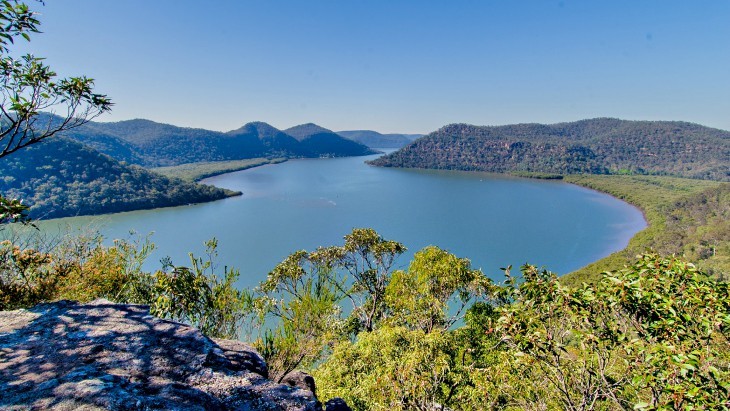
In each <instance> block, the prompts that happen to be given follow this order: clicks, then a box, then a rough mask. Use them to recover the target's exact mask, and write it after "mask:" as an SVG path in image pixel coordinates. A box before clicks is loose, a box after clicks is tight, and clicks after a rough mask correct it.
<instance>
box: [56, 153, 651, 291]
mask: <svg viewBox="0 0 730 411" xmlns="http://www.w3.org/2000/svg"><path fill="white" fill-rule="evenodd" d="M369 158H374V157H373V156H371V157H351V158H338V159H307V160H291V161H288V162H286V163H282V164H276V165H267V166H262V167H258V168H253V169H249V170H244V171H239V172H235V173H230V174H225V175H221V176H216V177H212V178H209V179H207V180H205V181H204V182H205V183H208V184H214V185H216V186H219V187H225V188H229V189H233V190H240V191H242V192H243V193H244V195H243V196H240V197H234V198H229V199H225V200H221V201H217V202H213V203H206V204H196V205H190V206H184V207H174V208H166V209H157V210H149V211H135V212H128V213H120V214H112V215H106V216H100V217H78V218H69V219H60V220H53V221H49V222H46V223H45V224H44V225H43V228H44V229H50V230H53V229H56V228H54V227H57V226H61V227H66V226H69V225H70V226H72V227H87V226H93V227H98V228H99V229H100V230H101V231H102V233H103V234H105V235H106V236H107V238H109V239H113V238H124V237H128V232H129V231H130V230H134V231H136V232H138V233H142V234H146V233H153V234H152V237H151V239H152V241H153V242H154V243H156V245H157V247H158V249H157V251H156V252H155V254H154V255H153V256H152V258H151V259H150V260H149V261H148V262H147V265H146V268H147V269H150V270H153V269H157V268H159V266H160V264H159V259H160V258H162V257H164V256H170V257H172V259H173V261H174V262H175V263H176V264H186V263H187V261H188V260H187V253H188V252H191V251H192V252H194V253H196V254H201V253H202V252H203V251H204V246H203V242H204V241H205V240H207V239H210V238H212V237H216V238H217V239H218V241H219V259H218V261H219V263H220V268H221V269H222V267H223V265H228V266H233V267H236V268H239V269H240V271H241V279H240V281H239V285H240V286H253V285H256V284H257V283H258V282H259V281H260V280H262V279H263V278H264V277H265V276H266V273H268V272H269V271H270V270H271V269H272V268H273V267H274V266H275V265H276V264H277V263H278V262H279V261H281V260H282V259H283V258H284V257H286V256H287V255H288V254H289V253H291V252H293V251H295V250H298V249H307V250H312V249H314V248H316V247H317V246H322V245H334V244H341V243H342V237H343V236H344V235H345V234H347V233H348V232H350V230H352V228H354V227H372V228H374V229H375V230H377V231H378V232H379V233H380V234H381V235H383V236H384V237H385V238H387V239H393V240H397V241H400V242H402V243H404V244H405V245H406V246H407V247H408V249H409V251H408V254H407V255H405V256H403V257H401V259H400V260H399V265H400V266H401V267H403V268H405V266H406V265H407V263H408V261H409V260H410V257H411V256H412V254H413V252H414V251H416V250H418V249H420V248H422V247H425V246H427V245H437V246H439V247H441V248H444V249H447V250H449V251H451V252H453V253H455V254H457V255H458V256H460V257H467V258H469V259H471V261H472V264H473V266H474V267H477V268H482V269H483V270H484V272H485V273H487V274H488V275H489V276H490V277H492V278H495V279H501V278H502V274H501V271H500V270H499V268H500V267H505V266H507V265H510V264H511V265H513V266H516V267H517V266H520V265H522V264H524V263H526V262H529V263H531V264H535V265H539V266H545V267H547V268H549V269H551V270H553V271H555V272H558V273H561V274H563V273H567V272H570V271H572V270H575V269H577V268H580V267H582V266H584V265H586V264H588V263H590V262H592V261H595V260H598V259H600V258H602V257H604V256H606V255H608V254H610V253H612V252H614V251H618V250H620V249H622V248H624V247H625V246H626V244H627V242H628V240H629V239H630V238H631V237H632V236H633V235H634V234H635V233H636V232H637V231H639V230H641V229H642V228H644V227H645V222H644V219H643V217H642V215H641V212H640V211H639V210H638V209H636V208H635V207H633V206H630V205H628V204H626V203H624V202H622V201H619V200H617V199H615V198H612V197H610V196H608V195H605V194H601V193H598V192H595V191H592V190H588V189H585V188H581V187H578V186H574V185H571V184H567V183H564V182H560V181H540V180H529V179H521V178H512V177H505V176H497V175H489V174H480V173H463V172H445V171H427V170H402V169H391V168H377V167H371V166H368V165H366V164H364V160H366V159H369ZM65 229H66V228H62V230H65Z"/></svg>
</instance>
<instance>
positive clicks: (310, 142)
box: [284, 123, 376, 157]
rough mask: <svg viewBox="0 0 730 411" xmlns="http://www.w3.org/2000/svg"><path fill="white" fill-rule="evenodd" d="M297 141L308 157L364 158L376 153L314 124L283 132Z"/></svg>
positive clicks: (302, 125)
mask: <svg viewBox="0 0 730 411" xmlns="http://www.w3.org/2000/svg"><path fill="white" fill-rule="evenodd" d="M284 132H285V133H287V134H289V135H290V136H293V137H294V138H296V139H297V140H299V142H300V144H301V145H302V147H303V148H304V150H305V151H306V152H308V153H309V157H343V156H364V155H368V154H375V153H376V152H375V151H373V150H371V149H370V148H368V147H367V146H365V145H363V144H360V143H358V142H355V141H353V140H350V139H347V138H344V137H342V136H340V135H339V134H337V133H335V132H334V131H332V130H328V129H326V128H323V127H320V126H318V125H316V124H312V123H307V124H301V125H298V126H295V127H292V128H288V129H286V130H284Z"/></svg>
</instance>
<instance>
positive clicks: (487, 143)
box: [370, 118, 730, 181]
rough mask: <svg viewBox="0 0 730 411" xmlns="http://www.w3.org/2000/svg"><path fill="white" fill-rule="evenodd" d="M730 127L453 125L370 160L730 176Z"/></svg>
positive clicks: (607, 121) (596, 122)
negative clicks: (726, 129)
mask: <svg viewBox="0 0 730 411" xmlns="http://www.w3.org/2000/svg"><path fill="white" fill-rule="evenodd" d="M729 159H730V132H728V131H724V130H719V129H714V128H710V127H705V126H701V125H698V124H692V123H685V122H677V121H627V120H618V119H611V118H597V119H591V120H582V121H576V122H572V123H558V124H551V125H546V124H514V125H506V126H474V125H468V124H451V125H448V126H445V127H442V128H441V129H439V130H437V131H435V132H433V133H431V134H428V135H427V136H425V137H423V138H420V139H418V140H416V141H415V142H413V143H412V144H410V145H409V146H407V147H405V148H403V149H401V150H399V151H397V152H394V153H391V154H389V155H387V156H383V157H381V158H378V159H376V160H373V161H371V162H370V164H373V165H377V166H384V167H411V168H432V169H448V170H468V171H487V172H497V173H508V172H527V173H554V174H586V173H587V174H656V175H673V176H680V177H687V178H695V179H711V180H720V181H729V180H730V168H729V167H728V166H729Z"/></svg>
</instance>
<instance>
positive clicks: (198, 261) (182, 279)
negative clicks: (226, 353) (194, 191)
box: [0, 233, 252, 338]
mask: <svg viewBox="0 0 730 411" xmlns="http://www.w3.org/2000/svg"><path fill="white" fill-rule="evenodd" d="M102 240H103V238H102V237H101V236H100V235H98V234H97V233H92V234H82V235H77V236H71V235H68V236H65V237H64V238H62V239H60V240H48V239H45V238H40V237H38V238H37V241H34V243H35V245H33V244H29V243H28V242H23V241H20V240H18V239H16V240H15V241H10V240H5V241H3V242H0V310H8V309H15V308H26V307H32V306H33V305H35V304H38V303H41V302H46V301H54V300H59V299H73V300H77V301H83V302H86V301H91V300H94V299H97V298H106V299H109V300H111V301H116V302H121V303H135V304H147V305H150V312H151V313H152V314H154V315H156V316H158V317H161V318H169V319H172V320H175V321H181V322H185V323H188V324H191V325H193V326H195V327H197V328H198V329H200V330H201V331H202V332H203V333H204V334H206V335H208V336H211V337H220V338H236V337H237V336H238V335H239V332H240V328H241V324H242V322H243V320H244V318H245V317H246V316H247V315H248V313H249V312H250V311H251V303H252V302H251V296H250V293H248V292H247V291H245V290H238V289H236V288H235V286H234V283H235V281H236V279H237V278H238V275H239V273H238V271H237V270H234V269H231V270H229V269H228V268H227V267H226V268H224V271H223V275H222V276H221V277H219V276H218V275H216V273H215V268H216V267H215V263H214V261H215V257H216V251H215V250H216V246H217V242H216V240H215V239H213V240H210V241H208V242H207V243H206V245H207V247H208V251H207V255H206V258H205V259H203V258H196V257H194V256H193V255H190V263H191V264H190V267H186V266H176V265H173V264H172V262H171V261H169V259H168V260H166V264H165V265H164V267H163V270H160V271H157V272H155V273H149V272H145V271H143V270H142V265H143V263H144V261H145V260H146V259H147V257H148V256H149V254H150V252H151V251H152V250H153V249H154V244H152V243H151V242H150V241H149V239H148V238H144V239H142V240H140V239H136V240H132V241H130V240H120V239H117V240H115V241H114V245H113V246H110V247H107V246H104V245H103V244H102Z"/></svg>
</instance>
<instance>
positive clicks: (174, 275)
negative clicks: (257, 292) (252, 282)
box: [150, 239, 251, 338]
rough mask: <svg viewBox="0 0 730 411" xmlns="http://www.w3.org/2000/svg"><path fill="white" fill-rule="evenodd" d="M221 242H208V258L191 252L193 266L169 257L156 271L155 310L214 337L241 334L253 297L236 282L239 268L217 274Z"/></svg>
mask: <svg viewBox="0 0 730 411" xmlns="http://www.w3.org/2000/svg"><path fill="white" fill-rule="evenodd" d="M217 246H218V242H217V240H215V239H212V240H210V241H208V242H206V247H207V258H206V259H203V258H196V257H194V256H193V255H192V254H190V267H185V266H174V265H172V262H171V261H167V262H166V264H165V267H163V270H162V271H158V272H156V273H155V274H154V279H155V283H154V286H153V288H152V290H151V307H150V313H151V314H153V315H156V316H158V317H161V318H170V319H172V320H175V321H180V322H184V323H187V324H191V325H193V326H195V327H196V328H198V329H199V330H200V331H201V332H202V333H203V334H205V335H208V336H210V337H218V338H235V337H236V336H237V335H238V331H239V328H240V326H241V324H242V322H243V320H244V316H245V313H246V312H247V307H248V306H249V305H250V304H251V298H250V294H249V293H247V292H245V291H241V290H237V289H236V288H235V287H234V286H233V284H234V282H235V281H236V279H237V278H238V276H239V272H238V270H235V269H231V270H229V269H228V267H225V268H224V270H223V277H222V278H219V277H218V276H217V275H216V274H215V272H214V259H215V257H216V256H217V252H216V248H217Z"/></svg>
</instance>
